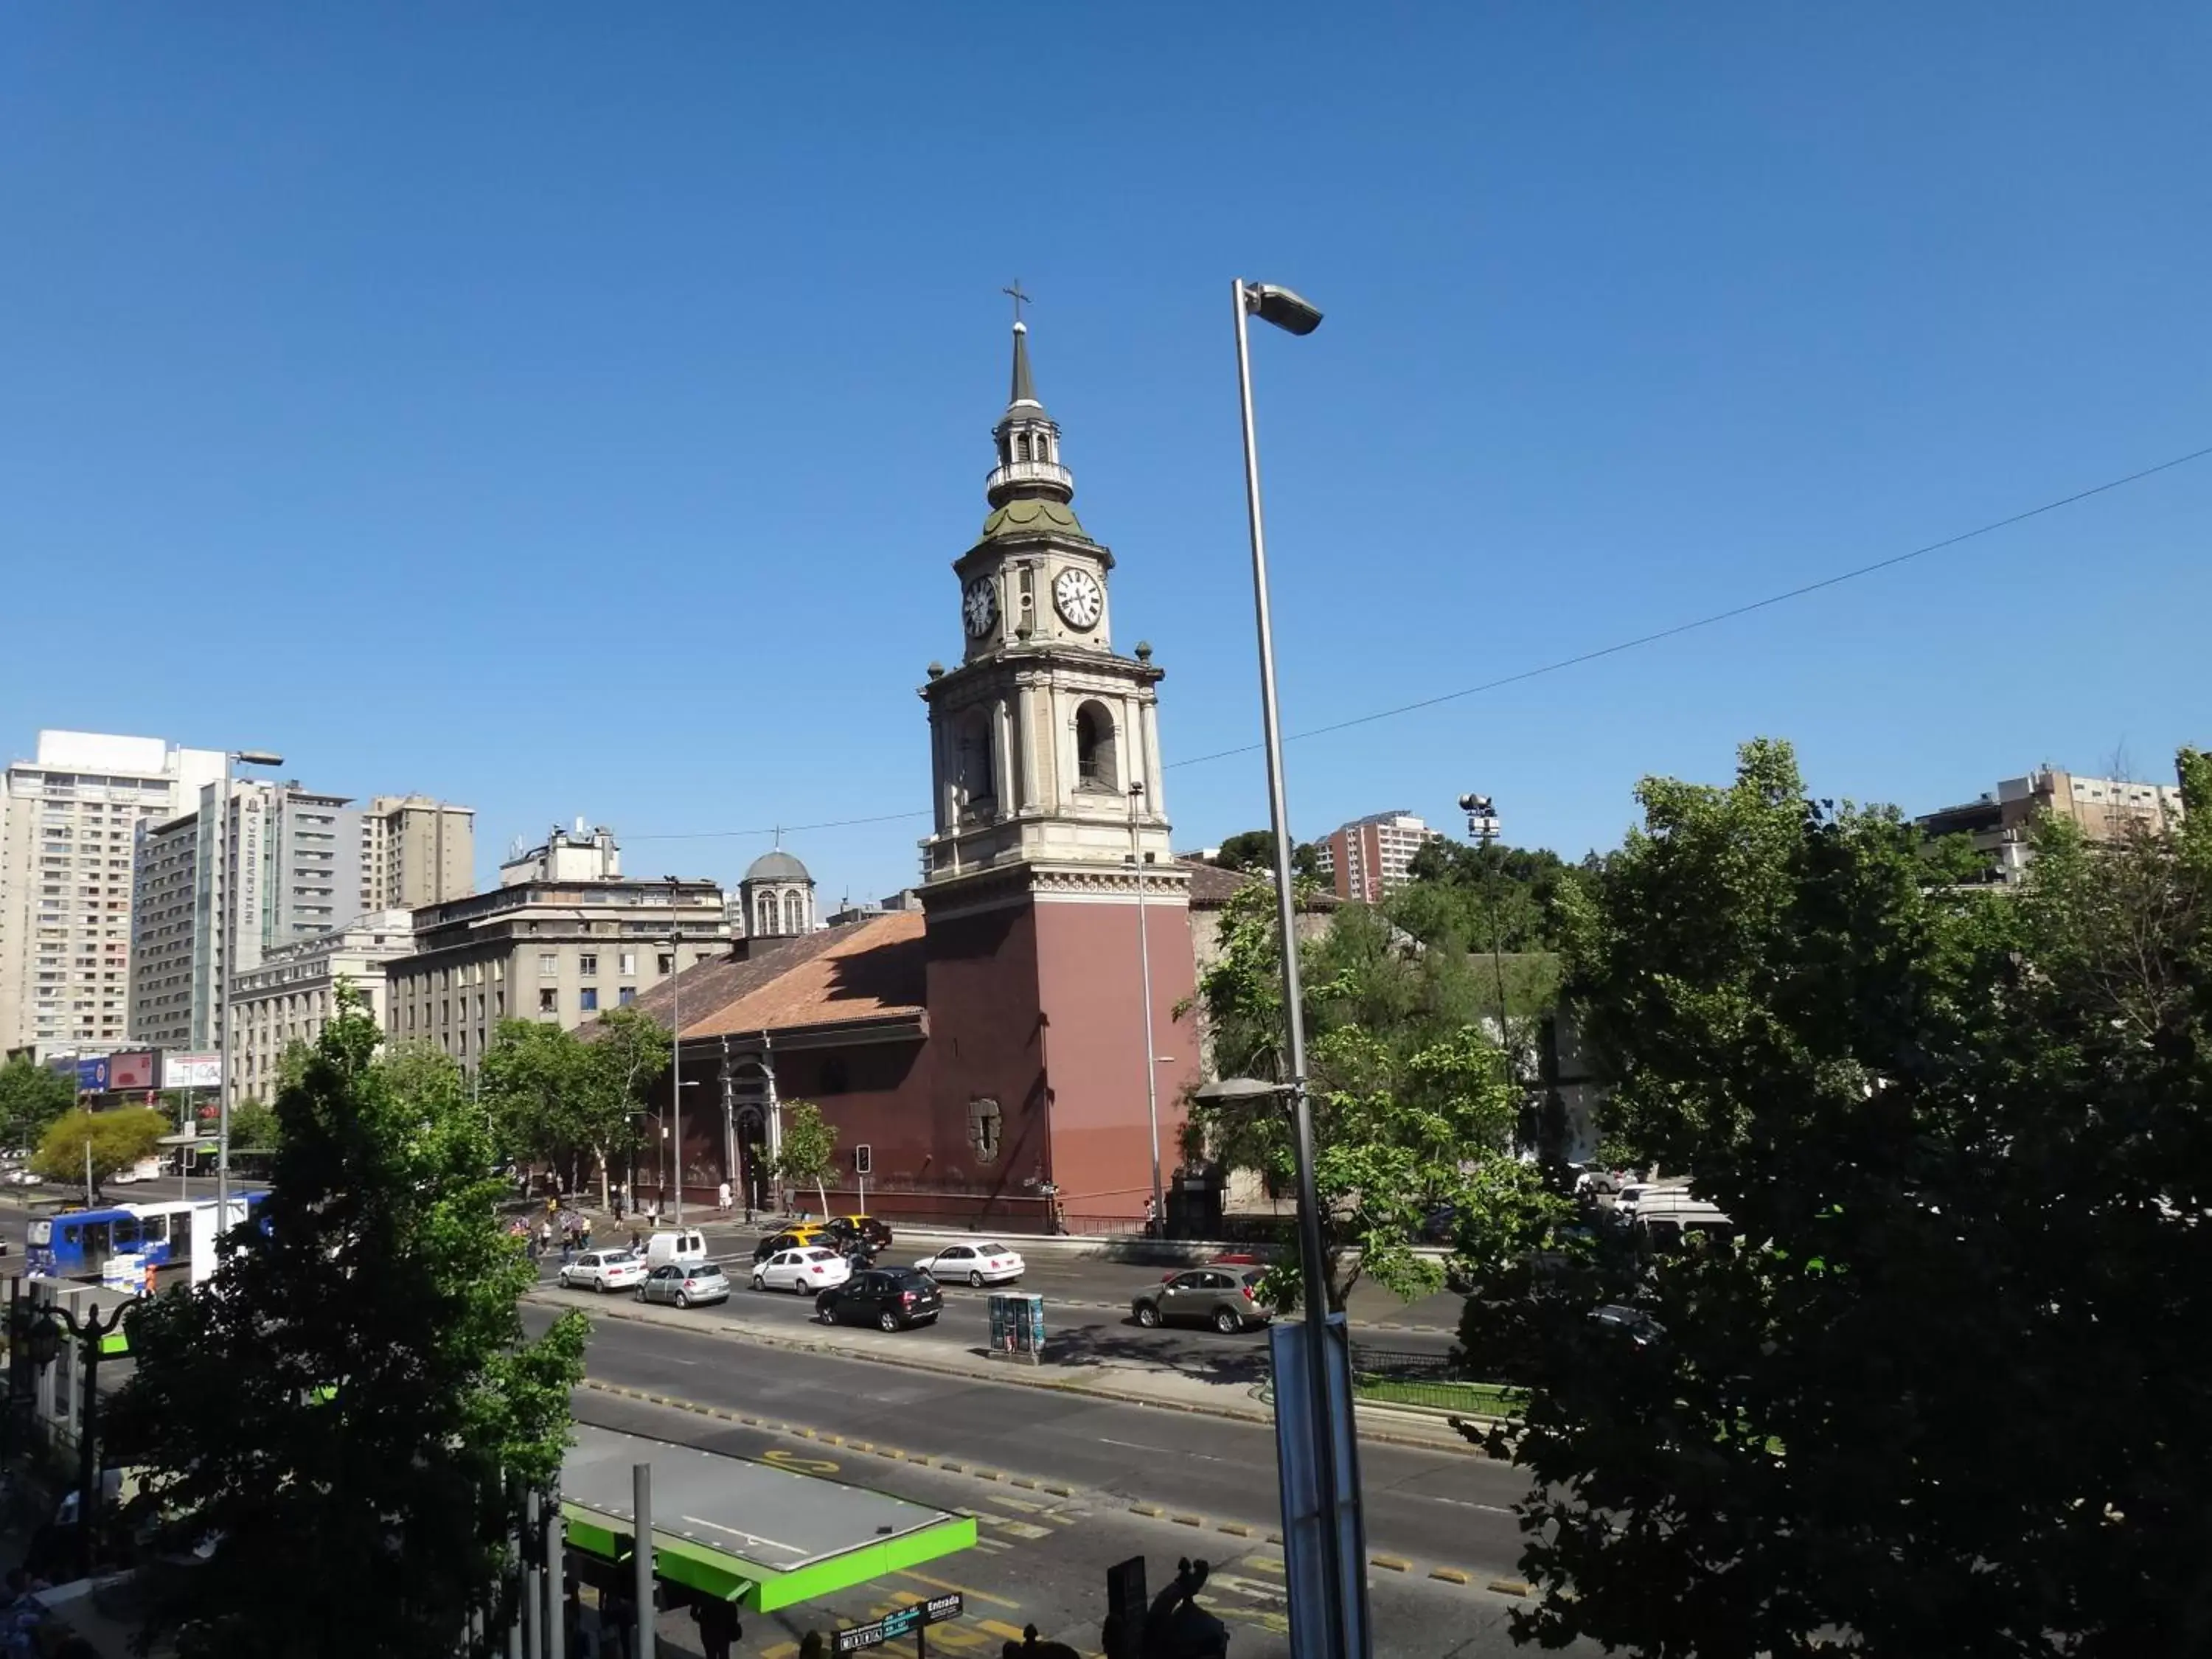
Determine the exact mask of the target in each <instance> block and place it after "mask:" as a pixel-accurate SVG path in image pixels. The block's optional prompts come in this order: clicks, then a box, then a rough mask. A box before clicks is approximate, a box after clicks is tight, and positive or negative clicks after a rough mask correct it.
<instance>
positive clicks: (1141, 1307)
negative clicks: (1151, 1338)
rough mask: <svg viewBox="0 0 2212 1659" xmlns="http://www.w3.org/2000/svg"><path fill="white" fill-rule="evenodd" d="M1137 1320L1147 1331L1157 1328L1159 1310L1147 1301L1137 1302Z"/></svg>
mask: <svg viewBox="0 0 2212 1659" xmlns="http://www.w3.org/2000/svg"><path fill="white" fill-rule="evenodd" d="M1137 1322H1138V1323H1139V1325H1142V1326H1143V1327H1144V1328H1146V1330H1148V1331H1156V1330H1158V1329H1159V1328H1160V1310H1158V1308H1157V1307H1155V1306H1153V1305H1152V1304H1151V1303H1149V1302H1139V1304H1137Z"/></svg>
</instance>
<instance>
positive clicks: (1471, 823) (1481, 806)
mask: <svg viewBox="0 0 2212 1659" xmlns="http://www.w3.org/2000/svg"><path fill="white" fill-rule="evenodd" d="M1459 807H1460V811H1462V812H1464V813H1466V814H1467V838H1468V840H1469V841H1471V842H1474V845H1475V850H1476V854H1477V856H1479V857H1480V855H1481V854H1486V853H1488V852H1489V851H1490V849H1491V848H1492V847H1493V846H1495V845H1496V844H1497V842H1498V809H1497V807H1496V805H1494V804H1493V803H1492V799H1491V798H1490V797H1489V796H1488V795H1462V796H1461V797H1460V798H1459ZM1483 864H1484V866H1485V868H1484V872H1483V875H1484V880H1483V886H1484V890H1485V896H1486V897H1487V898H1488V899H1489V900H1490V971H1491V974H1492V977H1493V978H1494V979H1495V980H1496V981H1497V982H1498V1053H1499V1054H1501V1055H1503V1056H1504V1061H1505V1080H1506V1082H1508V1083H1509V1084H1510V1083H1511V1082H1513V1081H1514V1079H1515V1073H1516V1067H1515V1066H1514V1063H1513V1038H1512V1034H1511V1033H1510V1032H1509V1031H1508V1030H1506V1028H1505V957H1504V945H1501V944H1500V943H1499V939H1498V934H1499V932H1500V929H1501V925H1502V924H1503V922H1504V900H1503V899H1502V898H1501V897H1500V896H1499V894H1498V873H1499V872H1498V871H1497V870H1495V869H1492V868H1490V867H1489V866H1490V860H1488V859H1487V858H1485V859H1483Z"/></svg>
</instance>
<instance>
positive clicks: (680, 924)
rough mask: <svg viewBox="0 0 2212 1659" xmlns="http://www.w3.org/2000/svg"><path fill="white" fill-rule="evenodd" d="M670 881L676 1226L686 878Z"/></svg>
mask: <svg viewBox="0 0 2212 1659" xmlns="http://www.w3.org/2000/svg"><path fill="white" fill-rule="evenodd" d="M667 881H668V995H669V1009H668V1024H669V1026H670V1028H671V1029H670V1030H669V1034H668V1063H669V1087H668V1100H669V1115H670V1125H671V1129H670V1139H671V1140H672V1141H673V1142H674V1145H673V1146H671V1148H670V1149H669V1160H670V1162H671V1164H672V1165H673V1166H674V1168H675V1171H676V1225H677V1226H678V1229H679V1230H680V1229H681V1228H682V1227H683V1225H684V881H683V878H682V877H680V876H670V877H669V878H667Z"/></svg>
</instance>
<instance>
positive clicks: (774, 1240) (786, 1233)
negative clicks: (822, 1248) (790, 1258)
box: [753, 1221, 829, 1267]
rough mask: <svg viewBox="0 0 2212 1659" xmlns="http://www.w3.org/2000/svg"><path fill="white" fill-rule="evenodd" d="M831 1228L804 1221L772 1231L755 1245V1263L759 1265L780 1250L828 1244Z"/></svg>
mask: <svg viewBox="0 0 2212 1659" xmlns="http://www.w3.org/2000/svg"><path fill="white" fill-rule="evenodd" d="M828 1232H829V1229H828V1228H826V1227H824V1226H823V1225H821V1224H820V1223H819V1222H814V1221H808V1222H803V1223H801V1224H800V1225H798V1226H795V1227H786V1228H785V1229H784V1230H783V1231H781V1232H780V1233H770V1234H769V1236H768V1237H765V1238H763V1240H761V1242H760V1243H757V1244H756V1245H754V1246H753V1265H754V1266H755V1267H758V1266H759V1265H760V1264H761V1263H762V1262H763V1261H767V1260H768V1259H769V1257H770V1256H772V1255H775V1253H776V1252H777V1251H779V1250H803V1249H808V1248H809V1247H811V1246H814V1245H819V1244H826V1243H829V1239H828V1237H827V1234H828Z"/></svg>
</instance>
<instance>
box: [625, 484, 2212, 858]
mask: <svg viewBox="0 0 2212 1659" xmlns="http://www.w3.org/2000/svg"><path fill="white" fill-rule="evenodd" d="M2208 455H2212V444H2207V445H2205V446H2204V447H2203V448H2202V449H2192V450H2191V451H2190V452H2189V453H2187V454H2185V455H2176V456H2174V457H2173V458H2172V459H2171V460H2165V461H2160V462H2159V463H2158V464H2157V465H2154V466H2146V467H2143V468H2142V469H2141V470H2139V471H2134V472H2130V473H2127V474H2124V476H2122V477H2117V478H2107V479H2106V481H2105V482H2104V483H2100V484H2092V485H2090V486H2089V488H2087V489H2077V490H2075V492H2074V493H2073V494H2072V495H2061V496H2059V497H2058V498H2057V500H2055V501H2045V502H2044V503H2043V504H2042V505H2041V506H2039V507H2028V508H2027V509H2026V510H2025V511H2023V512H2020V513H2011V514H2009V515H2008V516H2007V517H2005V518H2002V519H1992V520H1990V522H1989V523H1987V524H1984V525H1978V526H1975V527H1974V528H1973V529H1972V530H1962V531H1960V532H1959V533H1958V534H1957V535H1955V536H1946V537H1945V538H1943V539H1942V540H1941V541H1936V542H1929V543H1928V544H1925V545H1924V546H1921V547H1916V548H1912V549H1911V550H1907V551H1905V552H1903V553H1893V554H1891V555H1890V556H1888V557H1887V558H1886V559H1876V560H1875V561H1874V562H1873V563H1871V564H1863V565H1858V566H1855V567H1854V568H1851V569H1849V570H1839V571H1838V572H1837V573H1836V574H1834V575H1832V576H1823V577H1821V578H1820V580H1818V581H1810V582H1806V583H1804V584H1802V586H1796V587H1791V588H1786V589H1784V591H1783V592H1779V593H1770V594H1768V595H1767V596H1766V597H1765V599H1753V600H1751V601H1749V602H1748V603H1747V604H1744V605H1731V606H1729V608H1728V609H1727V610H1725V611H1714V612H1713V613H1712V614H1711V615H1710V616H1705V617H1698V618H1696V619H1695V620H1694V621H1692V622H1685V623H1675V624H1674V626H1673V627H1671V628H1662V629H1657V630H1656V631H1655V632H1652V633H1650V634H1638V635H1636V636H1635V637H1634V638H1633V639H1626V640H1616V641H1614V642H1613V644H1611V645H1601V646H1598V647H1595V649H1593V650H1589V651H1579V652H1577V653H1575V654H1574V655H1573V656H1571V657H1561V658H1559V659H1558V660H1556V661H1554V662H1547V663H1544V664H1542V665H1540V666H1538V667H1535V668H1524V669H1522V670H1521V671H1518V672H1517V673H1512V674H1505V675H1502V676H1500V677H1499V678H1497V679H1494V680H1485V681H1484V682H1483V683H1482V684H1480V685H1469V686H1463V687H1462V688H1461V689H1460V690H1457V691H1443V692H1439V693H1438V694H1437V696H1433V697H1422V698H1420V699H1419V700H1418V701H1416V702H1401V703H1400V704H1398V705H1397V706H1396V707H1395V708H1378V709H1376V710H1375V711H1374V712H1373V713H1372V714H1354V715H1353V716H1352V718H1351V719H1350V720H1336V721H1334V722H1333V723H1331V724H1329V725H1328V726H1310V727H1308V728H1307V729H1306V730H1305V731H1303V732H1291V733H1290V734H1289V735H1288V736H1287V737H1285V738H1284V739H1283V741H1284V742H1285V743H1296V742H1298V741H1299V740H1300V739H1302V738H1322V737H1327V736H1328V734H1329V733H1330V732H1348V731H1350V730H1351V729H1352V727H1354V726H1371V725H1373V724H1374V723H1375V722H1376V721H1377V720H1395V719H1396V718H1397V717H1398V716H1399V715H1401V714H1417V713H1419V711H1420V710H1422V709H1424V708H1437V706H1439V705H1440V704H1443V703H1447V702H1458V701H1459V700H1460V699H1461V698H1462V697H1474V696H1481V695H1482V693H1484V692H1486V691H1496V690H1500V689H1501V688H1503V687H1504V686H1508V685H1518V684H1521V683H1522V681H1523V680H1533V679H1540V678H1542V677H1543V676H1545V675H1547V674H1556V673H1558V672H1559V671H1560V670H1562V669H1566V668H1578V667H1580V666H1581V665H1583V664H1584V663H1586V662H1596V661H1598V660H1600V659H1602V658H1606V657H1617V656H1619V655H1620V653H1623V652H1624V651H1634V650H1637V649H1639V648H1640V647H1644V646H1647V645H1656V644H1658V643H1659V641H1662V640H1671V639H1675V638H1677V637H1679V636H1680V635H1684V634H1691V633H1695V632H1696V631H1697V630H1698V629H1701V628H1711V627H1714V626H1716V625H1717V624H1719V623H1724V622H1732V621H1734V620H1735V618H1736V617H1747V616H1749V615H1751V614H1752V613H1753V611H1765V610H1768V609H1770V608H1771V607H1772V606H1774V605H1784V604H1787V603H1788V602H1789V601H1790V600H1791V599H1803V598H1804V597H1805V596H1806V595H1807V594H1808V593H1818V592H1820V591H1821V590H1822V589H1824V588H1829V587H1838V586H1842V585H1843V584H1844V583H1845V582H1850V581H1857V580H1859V579H1860V578H1861V577H1863V576H1871V575H1875V574H1877V573H1879V572H1881V571H1884V570H1893V569H1894V568H1897V567H1898V566H1899V565H1901V564H1909V563H1911V562H1912V561H1913V560H1915V559H1921V558H1925V557H1927V556H1928V555H1929V554H1930V553H1941V552H1942V551H1943V550H1945V549H1946V548H1952V547H1957V546H1959V545H1960V544H1962V543H1965V542H1971V541H1973V540H1976V539H1977V538H1980V537H1983V536H1990V535H1994V534H1995V533H1996V532H1998V531H2000V530H2008V529H2010V528H2011V527H2012V526H2015V525H2016V524H2025V523H2027V521H2028V520H2030V519H2038V518H2041V517H2042V516H2043V515H2044V514H2045V513H2056V512H2057V511H2058V509H2059V508H2060V507H2072V506H2074V505H2075V503H2076V502H2079V501H2087V500H2089V499H2090V498H2091V497H2092V496H2094V495H2106V494H2108V493H2109V492H2111V491H2112V490H2115V489H2125V488H2126V487H2127V486H2128V485H2130V484H2132V483H2142V481H2143V480H2144V479H2145V478H2152V477H2157V476H2158V475H2159V474H2160V473H2161V472H2171V471H2172V470H2173V469H2174V468H2176V467H2178V466H2186V465H2189V464H2190V463H2191V461H2201V460H2203V459H2204V458H2205V457H2206V456H2208ZM1264 746H1265V745H1264V744H1257V743H1247V744H1239V745H1237V747H1236V748H1234V749H1217V750H1213V751H1212V753H1211V754H1206V755H1191V756H1188V757H1185V758H1184V759H1182V760H1178V761H1170V762H1169V763H1168V765H1167V767H1166V770H1168V771H1170V772H1172V771H1175V770H1176V769H1179V768H1182V767H1185V766H1203V765H1204V764H1206V763H1207V762H1208V761H1218V760H1227V759H1229V758H1230V757H1231V756H1235V755H1249V754H1253V753H1255V752H1256V751H1258V750H1260V749H1261V748H1263V747H1264ZM928 816H929V814H928V812H927V811H915V812H883V813H878V815H877V816H875V817H866V818H835V819H831V820H829V821H828V822H826V823H787V824H781V825H772V826H770V827H769V828H768V829H701V830H696V831H694V832H692V833H690V834H689V835H660V836H626V837H625V838H624V839H626V840H629V841H713V840H720V839H732V840H734V839H740V838H743V837H744V836H772V835H775V833H777V830H778V829H781V830H782V831H783V832H784V833H786V834H796V833H799V832H801V831H805V830H808V829H848V828H851V827H853V826H854V825H857V824H864V823H901V822H903V821H905V820H908V819H911V818H926V817H928Z"/></svg>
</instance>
